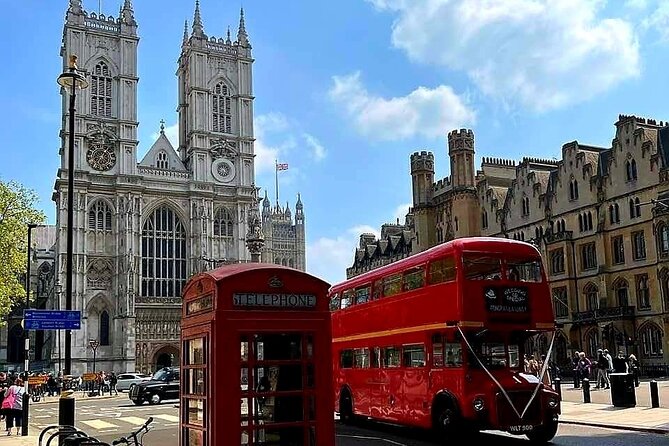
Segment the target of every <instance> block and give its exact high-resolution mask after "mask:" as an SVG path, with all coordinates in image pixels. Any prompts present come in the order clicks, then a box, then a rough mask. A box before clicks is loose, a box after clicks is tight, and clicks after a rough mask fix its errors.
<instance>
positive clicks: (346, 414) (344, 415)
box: [339, 389, 353, 424]
mask: <svg viewBox="0 0 669 446" xmlns="http://www.w3.org/2000/svg"><path fill="white" fill-rule="evenodd" d="M339 419H340V420H341V421H342V422H343V423H346V424H351V423H353V399H352V398H351V393H350V392H349V391H348V389H343V390H342V391H341V396H340V397H339Z"/></svg>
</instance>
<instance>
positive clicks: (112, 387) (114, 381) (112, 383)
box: [109, 372, 118, 396]
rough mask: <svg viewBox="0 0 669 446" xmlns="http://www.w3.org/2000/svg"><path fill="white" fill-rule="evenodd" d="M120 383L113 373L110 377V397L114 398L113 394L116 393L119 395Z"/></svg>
mask: <svg viewBox="0 0 669 446" xmlns="http://www.w3.org/2000/svg"><path fill="white" fill-rule="evenodd" d="M117 383H118V378H117V377H116V373H115V372H111V375H110V376H109V396H112V392H115V393H116V395H118V390H116V384H117Z"/></svg>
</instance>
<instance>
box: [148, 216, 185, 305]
mask: <svg viewBox="0 0 669 446" xmlns="http://www.w3.org/2000/svg"><path fill="white" fill-rule="evenodd" d="M185 284H186V230H185V229H184V226H183V224H182V223H181V221H180V220H179V217H178V216H177V215H176V213H175V212H174V211H172V210H171V209H170V208H168V207H166V206H161V207H159V208H157V209H156V210H154V211H153V212H152V213H151V215H150V216H149V217H148V218H147V219H146V221H145V222H144V226H143V227H142V296H145V297H178V296H180V295H181V290H182V289H183V287H184V285H185Z"/></svg>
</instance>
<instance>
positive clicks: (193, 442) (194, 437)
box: [184, 427, 205, 446]
mask: <svg viewBox="0 0 669 446" xmlns="http://www.w3.org/2000/svg"><path fill="white" fill-rule="evenodd" d="M185 430H186V435H185V439H186V444H185V445H184V446H205V442H204V432H203V431H201V430H198V429H191V428H189V427H187V428H186V429H185Z"/></svg>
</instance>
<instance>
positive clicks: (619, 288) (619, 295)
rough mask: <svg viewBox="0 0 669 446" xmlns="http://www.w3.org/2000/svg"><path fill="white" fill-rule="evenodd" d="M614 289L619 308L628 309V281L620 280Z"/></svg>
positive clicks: (614, 285)
mask: <svg viewBox="0 0 669 446" xmlns="http://www.w3.org/2000/svg"><path fill="white" fill-rule="evenodd" d="M613 289H614V290H615V293H616V301H617V304H618V306H619V307H626V306H628V305H629V285H628V284H627V280H625V279H620V280H617V281H616V282H615V283H614V284H613Z"/></svg>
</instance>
